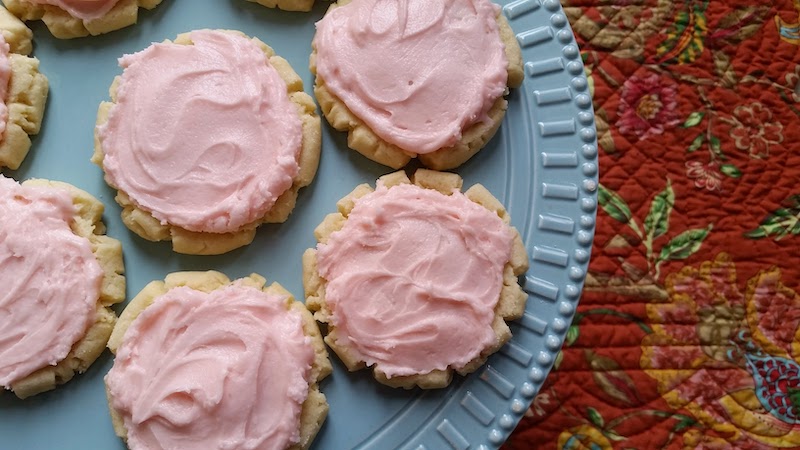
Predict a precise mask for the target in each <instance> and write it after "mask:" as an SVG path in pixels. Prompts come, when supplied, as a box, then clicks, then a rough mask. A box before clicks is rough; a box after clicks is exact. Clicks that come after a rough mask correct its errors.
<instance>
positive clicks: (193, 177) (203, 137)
mask: <svg viewBox="0 0 800 450" xmlns="http://www.w3.org/2000/svg"><path fill="white" fill-rule="evenodd" d="M191 39H192V41H193V43H194V45H178V44H174V43H162V44H153V45H151V46H150V47H148V48H147V49H145V50H143V51H141V52H139V53H136V54H133V55H126V56H124V57H123V58H121V59H120V65H121V66H122V67H123V68H124V71H123V73H122V77H121V81H120V83H119V88H118V90H117V101H116V104H115V105H114V107H113V108H112V109H111V112H110V114H109V118H108V122H107V123H106V124H104V125H102V126H100V127H99V129H98V136H99V138H100V141H101V143H102V148H103V152H104V153H105V157H104V159H103V168H104V169H105V173H106V179H107V180H108V182H109V184H111V185H113V186H114V187H116V188H117V189H120V190H122V191H124V192H125V193H127V194H128V196H129V197H130V199H131V201H133V203H134V204H136V205H137V206H138V207H140V208H141V209H143V210H146V211H148V212H150V213H151V214H152V215H153V217H155V218H156V219H158V220H160V221H161V223H162V224H167V223H169V224H172V225H177V226H179V227H182V228H184V229H187V230H190V231H198V232H210V233H227V232H233V231H237V230H239V229H241V228H242V227H243V226H245V225H248V224H251V223H253V222H255V221H256V220H258V219H260V218H262V217H263V216H264V215H265V214H266V213H267V212H268V211H269V210H270V208H272V206H273V205H274V204H275V201H276V199H277V198H278V197H279V196H280V195H281V194H283V193H284V192H285V191H286V190H287V189H289V188H290V187H291V185H292V182H293V179H294V177H295V176H296V175H297V174H298V172H299V165H298V157H299V154H300V145H301V140H302V124H301V120H300V117H299V115H298V112H297V108H296V107H295V105H294V104H293V103H292V102H291V101H290V100H289V96H288V94H287V87H286V83H285V82H284V81H283V80H282V79H281V77H280V75H279V74H278V72H277V71H276V70H275V68H274V67H272V65H270V63H269V61H268V59H267V57H266V55H265V54H264V51H263V50H262V49H261V48H260V47H259V46H258V45H257V44H256V43H254V42H253V41H252V40H250V39H247V38H246V37H244V36H241V35H238V34H233V33H227V32H221V31H210V30H202V31H194V32H192V33H191Z"/></svg>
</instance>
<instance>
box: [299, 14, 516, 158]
mask: <svg viewBox="0 0 800 450" xmlns="http://www.w3.org/2000/svg"><path fill="white" fill-rule="evenodd" d="M312 47H313V53H312V54H311V63H310V66H311V71H312V72H313V73H314V74H315V75H316V84H315V86H314V93H315V94H316V97H317V101H318V102H319V104H320V107H321V109H322V112H323V114H324V115H325V118H326V119H327V120H328V122H330V124H331V125H332V126H333V127H334V128H336V129H337V130H340V131H348V132H349V135H348V146H350V148H352V149H354V150H356V151H358V152H359V153H361V154H363V155H364V156H366V157H367V158H369V159H371V160H373V161H376V162H379V163H381V164H384V165H387V166H389V167H393V168H400V167H403V166H405V165H406V164H407V163H408V162H409V161H410V160H411V159H412V158H419V159H420V161H422V163H423V164H425V165H426V166H427V167H429V168H432V169H439V170H441V169H451V168H454V167H457V166H459V165H461V164H462V163H464V162H465V161H467V160H468V159H469V158H471V157H472V156H473V155H474V154H475V153H477V152H478V151H479V150H480V149H481V148H483V147H484V145H486V143H487V142H488V141H489V139H491V137H492V136H493V135H494V134H495V132H496V131H497V129H498V127H499V126H500V122H501V121H502V120H503V117H504V115H505V111H506V108H507V107H508V102H507V101H506V100H505V98H504V97H503V96H504V95H505V94H506V93H507V92H508V87H509V86H511V87H517V86H519V85H520V84H521V83H522V79H523V72H522V56H521V53H520V48H519V45H518V44H517V41H516V39H515V38H514V34H513V32H512V31H511V28H510V27H509V25H508V23H507V22H506V20H505V18H504V17H503V15H502V14H501V13H500V9H499V7H498V6H497V5H494V4H492V3H491V2H490V1H489V0H424V1H423V0H412V1H406V2H386V1H381V0H359V1H354V2H351V0H340V1H339V2H338V3H337V4H334V5H332V6H331V7H330V9H329V10H328V12H327V14H326V15H325V17H324V18H323V19H322V20H321V21H320V22H319V23H318V24H317V33H316V36H315V37H314V41H313V43H312Z"/></svg>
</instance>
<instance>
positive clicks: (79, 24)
mask: <svg viewBox="0 0 800 450" xmlns="http://www.w3.org/2000/svg"><path fill="white" fill-rule="evenodd" d="M3 3H5V5H6V8H8V10H9V11H11V12H12V13H13V14H14V15H15V16H17V17H19V18H20V19H22V20H25V21H28V20H41V21H43V22H44V24H45V25H47V28H48V29H49V30H50V32H51V33H52V34H53V36H55V37H57V38H59V39H72V38H77V37H83V36H89V35H92V36H96V35H98V34H104V33H108V32H110V31H114V30H119V29H120V28H125V27H127V26H130V25H133V24H135V23H136V20H137V19H138V17H139V8H146V9H153V8H155V7H156V6H158V4H159V3H161V0H3Z"/></svg>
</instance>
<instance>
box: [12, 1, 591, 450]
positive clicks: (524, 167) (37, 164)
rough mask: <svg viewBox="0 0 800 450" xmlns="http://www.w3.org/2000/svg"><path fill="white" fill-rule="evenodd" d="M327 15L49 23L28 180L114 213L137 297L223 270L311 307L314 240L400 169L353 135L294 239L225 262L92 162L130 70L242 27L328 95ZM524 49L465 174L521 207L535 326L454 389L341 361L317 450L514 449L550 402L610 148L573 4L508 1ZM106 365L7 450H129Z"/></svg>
mask: <svg viewBox="0 0 800 450" xmlns="http://www.w3.org/2000/svg"><path fill="white" fill-rule="evenodd" d="M318 3H321V4H318V5H317V6H316V7H315V8H314V11H313V12H311V13H306V14H303V13H287V12H282V11H274V10H269V9H266V8H263V7H261V6H258V5H255V4H252V3H248V2H245V1H244V0H193V1H189V0H168V1H165V2H164V3H163V4H162V5H161V6H159V7H158V8H156V9H155V10H153V11H150V12H143V13H142V14H141V15H140V18H139V24H138V25H136V26H134V27H130V28H127V29H124V30H120V31H117V32H114V33H111V34H109V35H105V36H101V37H96V38H88V39H79V40H74V41H59V40H57V39H53V38H52V37H51V36H50V34H49V33H48V32H47V30H46V29H45V28H44V27H43V26H42V24H41V23H33V24H32V27H33V29H34V35H35V36H36V39H35V51H34V54H35V56H37V57H38V58H39V59H40V60H41V70H42V72H44V73H45V74H46V75H47V76H48V77H49V79H50V99H49V101H48V105H47V111H46V115H45V120H44V126H43V128H42V132H41V134H40V135H39V136H38V137H36V138H35V139H34V144H33V149H32V151H31V153H30V154H29V156H28V158H27V160H26V161H25V162H24V164H23V166H22V167H21V168H20V170H18V171H16V172H6V175H11V176H13V177H14V178H16V179H18V180H23V179H27V178H32V177H39V178H49V179H54V180H62V181H66V182H69V183H72V184H74V185H76V186H78V187H80V188H82V189H85V190H87V191H89V192H90V193H92V194H94V195H95V196H97V197H98V198H99V199H101V200H102V201H103V202H104V203H105V204H106V208H107V209H106V215H105V221H106V223H107V225H108V234H109V235H110V236H112V237H115V238H117V239H120V240H121V241H122V243H123V246H124V247H123V248H124V251H125V264H126V271H127V279H128V295H129V297H130V296H132V295H134V294H135V293H137V292H138V291H139V290H140V289H141V288H142V287H143V286H144V285H145V284H147V283H148V282H149V281H151V280H154V279H162V278H163V277H164V275H166V274H167V273H169V272H173V271H177V270H207V269H216V270H220V271H222V272H224V273H226V274H227V275H228V276H230V277H231V278H234V277H241V276H246V275H248V274H250V273H251V272H258V273H260V274H262V275H264V276H266V277H267V278H268V279H269V280H275V281H278V282H280V283H281V284H282V285H283V286H285V287H286V288H288V289H289V290H290V291H292V292H293V293H295V295H298V296H300V295H302V292H303V289H302V283H301V276H300V274H301V263H300V256H301V255H302V253H303V251H304V250H305V249H306V248H309V247H311V246H314V245H315V240H314V236H313V234H312V230H313V229H314V227H315V226H316V225H317V224H319V223H320V222H321V221H322V219H323V218H324V217H325V215H326V214H328V213H329V212H333V211H334V210H335V203H336V201H337V200H338V199H339V198H341V197H342V196H344V195H345V194H347V193H348V192H350V190H352V188H353V187H354V186H356V185H357V184H360V183H364V182H367V183H374V181H375V179H376V178H377V177H379V176H380V175H383V174H384V173H387V172H389V171H390V170H389V169H387V168H385V167H383V166H380V165H377V164H374V163H372V162H370V161H368V160H366V159H365V158H363V157H362V156H360V155H358V154H357V153H355V152H353V151H351V150H349V149H347V146H346V144H345V136H344V135H343V134H342V133H338V132H335V131H333V130H331V129H330V128H329V127H328V126H327V124H325V121H324V120H323V124H324V125H323V152H322V160H321V164H320V168H319V172H318V175H317V178H316V180H315V181H314V183H313V184H312V185H311V186H310V187H309V188H306V189H304V190H302V191H301V192H300V198H299V199H298V206H297V208H296V209H295V210H294V213H293V214H292V216H291V217H290V218H289V220H288V221H287V222H286V223H285V224H282V225H266V226H262V227H261V228H260V229H259V230H258V235H257V237H256V239H255V242H253V244H252V245H250V246H248V247H246V248H244V249H240V250H237V251H234V252H231V253H229V254H227V255H223V256H219V257H189V256H182V255H177V254H175V253H173V252H172V251H171V250H170V244H169V243H158V244H154V243H150V242H145V241H144V240H142V239H140V238H138V237H136V236H134V235H133V234H132V233H130V232H129V231H128V230H127V229H126V228H125V227H124V226H123V225H122V223H121V221H120V218H119V211H120V208H119V207H118V206H117V204H116V203H115V202H114V200H113V198H114V192H112V191H111V190H110V189H109V188H108V187H107V186H106V184H105V183H104V182H103V180H102V174H101V171H100V169H99V168H97V167H96V166H94V165H92V164H91V163H90V162H89V158H90V156H91V154H92V132H93V127H94V122H95V114H96V110H97V105H98V104H99V103H100V102H101V101H103V100H106V99H107V98H108V86H109V84H110V83H111V80H112V79H113V78H114V76H115V75H117V74H119V72H120V69H119V68H118V67H117V58H118V57H119V56H121V55H122V54H124V53H131V52H135V51H138V50H141V49H143V48H144V47H146V46H147V45H149V44H150V43H151V42H153V41H161V40H164V39H172V38H174V37H175V36H176V35H177V34H179V33H181V32H185V31H190V30H193V29H198V28H228V29H238V30H241V31H243V32H245V33H247V34H248V35H251V36H257V37H259V38H260V39H262V40H263V41H264V42H266V43H268V44H269V45H271V46H272V47H273V48H274V49H275V51H276V52H277V53H278V54H279V55H281V56H283V57H285V58H286V59H287V60H289V62H290V63H291V64H292V66H293V67H294V68H295V69H296V70H297V72H298V73H299V74H300V75H301V76H302V77H303V80H304V82H305V86H306V92H308V93H312V89H311V86H312V85H313V80H312V77H311V75H310V73H309V72H308V55H309V53H310V51H311V47H310V45H311V38H312V36H313V33H314V22H315V21H316V20H318V19H319V18H320V17H322V15H323V13H324V11H325V8H326V6H327V2H318ZM498 3H500V4H502V5H504V8H503V12H504V13H505V15H506V16H507V17H508V18H509V21H510V23H511V26H512V28H513V29H514V31H515V33H517V38H518V40H519V42H520V44H521V45H522V50H523V59H524V60H525V63H526V66H525V69H526V80H525V83H524V85H523V86H522V88H521V89H517V90H513V91H512V93H511V95H510V97H509V102H510V106H509V110H508V114H507V116H506V119H505V121H504V123H503V125H502V127H501V129H500V131H499V132H498V134H497V136H496V137H495V138H494V139H493V140H492V142H491V143H490V144H489V145H488V147H487V148H485V149H484V150H483V151H481V152H480V153H479V154H478V155H477V156H476V157H475V158H473V159H472V160H471V161H469V162H468V163H467V164H465V165H464V166H462V167H461V168H459V169H458V170H457V172H458V173H459V174H461V176H462V177H463V178H464V180H465V186H470V185H472V184H474V183H482V184H484V185H485V186H486V187H487V188H488V189H489V190H490V191H492V192H493V193H494V194H495V195H496V196H497V197H498V198H499V199H500V200H501V201H502V202H503V203H504V204H505V205H506V207H507V208H508V210H509V211H510V213H511V216H512V218H513V219H512V222H513V225H514V226H516V227H517V228H518V229H519V230H520V232H521V233H522V236H523V239H524V241H525V243H526V246H527V248H528V252H529V254H530V257H531V269H530V270H529V272H528V275H527V277H526V280H525V284H524V286H525V289H526V291H527V292H529V294H530V299H529V301H528V306H527V312H526V313H525V317H524V318H523V319H522V320H520V321H518V322H517V323H515V324H512V331H513V333H514V338H513V339H512V341H511V343H509V344H508V345H506V347H504V348H503V349H502V350H501V351H500V353H498V354H496V355H494V356H493V357H492V358H490V359H489V362H488V364H487V365H486V366H485V367H483V368H481V369H479V370H478V371H477V372H475V373H474V374H472V375H471V376H469V377H467V378H460V377H456V379H455V381H454V383H453V384H452V385H451V386H450V387H449V388H448V389H444V390H437V391H429V392H423V391H404V390H396V389H390V388H387V387H384V386H381V385H379V384H378V383H376V382H375V381H374V380H373V379H372V377H371V375H370V374H369V372H366V371H361V372H358V373H354V374H350V373H348V372H347V371H346V370H345V369H344V367H343V366H342V365H341V364H340V363H339V362H338V360H336V358H335V357H333V358H332V360H333V361H334V373H333V375H332V376H331V377H329V378H328V379H326V380H325V381H324V382H323V383H322V391H323V392H324V393H325V394H326V395H327V397H328V402H329V403H330V414H329V416H328V419H327V421H326V423H325V425H324V426H323V428H322V430H321V431H320V433H319V435H318V436H317V439H316V441H315V444H314V446H313V448H314V449H324V450H340V449H350V448H360V449H381V450H382V449H393V448H403V449H411V450H421V449H428V450H437V449H449V448H454V449H468V448H469V449H491V448H496V447H498V446H499V445H500V444H501V443H502V442H503V441H504V440H505V439H506V438H507V437H508V435H509V433H510V432H511V431H512V429H513V428H514V426H515V424H516V423H517V422H518V421H519V419H520V418H521V417H522V414H523V413H524V411H525V410H526V409H527V408H528V405H529V403H530V402H531V400H532V399H533V397H534V396H535V394H536V392H537V391H538V389H539V387H540V386H541V383H542V381H543V380H544V379H545V376H546V375H547V373H548V371H549V370H550V368H551V367H552V365H553V362H554V359H555V357H556V354H557V352H558V350H559V349H560V347H561V344H562V341H563V338H564V333H565V332H566V330H567V328H568V326H569V324H570V321H571V320H572V316H573V314H574V311H575V307H576V304H577V301H578V299H579V297H580V292H581V288H582V284H583V279H584V275H585V273H586V266H587V263H588V260H589V252H590V250H591V243H592V236H593V231H594V220H595V209H596V204H597V203H596V188H597V147H596V145H595V128H594V115H593V111H592V103H591V99H590V97H589V89H588V85H587V80H586V78H585V77H584V75H583V65H582V63H581V58H580V54H579V51H578V48H577V47H576V45H575V41H574V38H573V35H572V32H571V30H570V28H569V24H568V22H567V19H566V17H565V16H564V14H563V11H562V10H561V6H560V4H559V3H558V1H557V0H518V1H514V2H511V1H499V2H498ZM111 362H112V361H111V357H110V355H109V354H108V353H106V354H104V355H103V356H102V357H101V358H100V359H99V360H98V361H97V362H96V363H95V364H94V365H93V366H92V367H91V369H90V370H89V371H88V372H87V373H86V374H84V375H80V376H77V377H76V378H75V379H73V380H72V381H71V382H69V383H68V384H66V385H64V386H61V387H59V388H58V389H56V390H55V391H53V392H49V393H45V394H42V395H39V396H36V397H34V398H31V399H28V400H25V401H20V400H17V399H16V397H14V396H13V395H11V394H9V393H3V394H0V450H12V449H13V450H50V449H57V450H87V449H110V450H113V449H124V445H123V444H122V442H121V441H120V440H119V439H117V438H116V436H115V435H114V433H113V431H112V429H111V423H110V419H109V417H108V411H107V406H106V398H105V393H104V387H103V375H104V374H105V373H106V372H107V371H108V370H109V368H110V367H111Z"/></svg>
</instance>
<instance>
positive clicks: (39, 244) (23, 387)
mask: <svg viewBox="0 0 800 450" xmlns="http://www.w3.org/2000/svg"><path fill="white" fill-rule="evenodd" d="M102 214H103V205H102V204H101V203H100V202H99V201H97V199H95V198H94V197H92V196H91V195H89V194H88V193H86V192H84V191H82V190H80V189H77V188H75V187H73V186H71V185H69V184H66V183H60V182H55V181H47V180H28V181H26V182H24V183H23V184H22V185H20V184H18V183H16V182H15V181H14V180H12V179H10V178H5V177H2V176H0V236H3V238H2V239H0V285H2V286H3V292H2V293H0V310H1V311H2V312H0V317H2V321H3V323H4V324H5V325H4V326H3V327H2V328H3V330H2V332H0V386H3V387H5V388H7V389H10V390H12V391H13V392H14V394H16V395H17V396H18V397H20V398H26V397H29V396H31V395H35V394H38V393H40V392H44V391H48V390H51V389H54V388H55V387H56V385H59V384H63V383H66V382H67V381H69V380H70V379H72V377H73V376H74V375H75V374H76V373H82V372H85V371H86V370H87V369H88V368H89V366H90V365H91V364H92V363H93V362H94V361H95V360H96V359H97V357H98V356H100V354H101V353H102V352H103V349H104V348H105V346H106V342H107V341H108V338H109V336H110V335H111V330H112V328H113V327H114V323H115V322H116V319H117V316H116V314H115V313H114V311H113V310H112V309H111V306H112V305H114V304H116V303H119V302H121V301H123V300H124V299H125V277H124V276H123V275H122V274H123V262H122V247H121V245H120V243H119V241H117V240H116V239H112V238H109V237H107V236H104V235H103V233H105V226H104V225H103V223H102V222H101V216H102ZM33 230H35V231H33Z"/></svg>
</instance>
